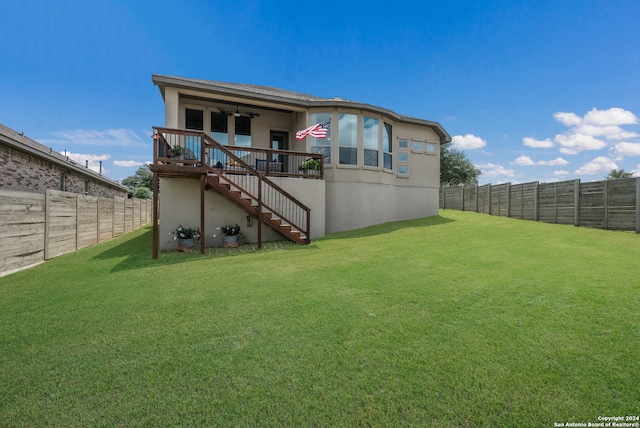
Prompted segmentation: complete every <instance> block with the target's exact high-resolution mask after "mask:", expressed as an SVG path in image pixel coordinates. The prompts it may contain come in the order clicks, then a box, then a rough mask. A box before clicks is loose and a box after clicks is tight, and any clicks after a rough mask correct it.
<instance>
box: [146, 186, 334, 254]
mask: <svg viewBox="0 0 640 428" xmlns="http://www.w3.org/2000/svg"><path fill="white" fill-rule="evenodd" d="M273 181H274V182H275V183H276V184H277V185H278V186H280V187H282V188H283V189H284V190H285V191H287V192H289V193H291V194H292V195H294V196H295V197H296V198H297V199H298V200H300V202H302V203H303V204H305V205H307V206H308V207H309V208H311V225H312V229H311V237H312V238H317V237H321V236H324V233H325V232H324V230H325V182H324V181H322V180H303V179H293V178H278V179H274V180H273ZM234 223H238V224H239V225H240V228H241V230H242V233H243V234H244V235H245V238H246V242H257V241H258V223H257V220H256V219H253V226H251V227H248V226H247V213H246V211H244V210H243V209H242V208H240V207H238V206H237V205H235V204H234V203H232V202H230V201H229V200H228V199H226V198H224V197H223V196H222V195H220V194H219V193H217V192H215V191H213V190H207V191H206V192H205V231H204V239H205V246H206V247H221V246H222V235H221V234H220V232H218V231H216V227H219V226H223V225H226V224H234ZM180 224H182V225H183V226H185V227H194V226H200V180H197V179H187V178H160V240H159V245H160V250H174V249H176V248H177V242H175V241H173V237H172V235H171V234H170V232H171V231H172V230H174V229H175V228H176V227H178V226H179V225H180ZM214 234H215V235H217V236H216V237H214V236H213V235H214ZM283 239H284V238H283V237H282V236H281V235H280V234H278V233H276V232H275V231H273V230H272V229H271V228H269V227H268V226H266V225H265V226H264V227H263V228H262V240H263V242H269V241H280V240H283Z"/></svg>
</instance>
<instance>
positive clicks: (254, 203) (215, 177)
mask: <svg viewBox="0 0 640 428" xmlns="http://www.w3.org/2000/svg"><path fill="white" fill-rule="evenodd" d="M240 178H241V179H240V180H237V179H236V180H234V176H233V175H228V174H223V173H220V172H218V171H217V170H216V169H215V168H211V167H209V168H208V172H207V176H206V180H205V185H206V188H208V189H213V190H215V191H216V192H218V193H220V194H221V195H222V196H224V197H225V198H227V199H228V200H229V201H231V202H233V203H235V204H236V205H237V206H239V207H240V208H242V209H243V210H244V211H246V212H247V214H249V215H250V216H251V217H253V218H256V219H258V221H261V222H262V223H263V224H266V225H268V226H269V227H271V229H273V230H274V231H276V232H277V233H279V234H280V235H282V236H283V237H285V238H287V239H289V240H290V241H293V242H295V243H297V244H299V245H307V244H309V243H310V237H309V236H308V222H309V209H308V208H307V207H305V206H304V205H302V204H301V203H300V202H298V201H297V200H295V198H293V197H292V196H291V195H288V194H286V192H284V191H282V190H281V189H279V188H278V189H279V190H278V191H277V192H273V191H271V192H264V190H265V187H266V188H267V189H268V188H270V187H272V186H271V183H268V182H267V183H265V181H264V180H265V178H264V177H261V176H260V175H258V176H254V177H253V179H250V180H248V179H247V178H246V176H240ZM243 182H244V184H246V183H250V184H249V185H246V186H243ZM255 189H258V192H257V193H258V194H259V195H258V196H256V195H254V193H255ZM260 189H262V191H260ZM283 192H284V195H283ZM261 193H268V194H272V195H276V196H277V198H281V197H282V196H284V199H282V200H283V201H285V202H284V206H285V207H287V209H285V210H284V211H287V212H288V215H286V214H283V213H281V212H280V211H279V210H278V209H276V208H275V206H276V205H282V203H280V204H278V203H277V200H278V199H277V198H274V197H270V198H264V195H262V197H261V195H260V194H261ZM291 199H292V200H291ZM295 212H297V214H294V213H295ZM302 217H304V219H302ZM296 219H297V220H298V221H296ZM305 223H306V224H307V227H306V228H303V227H302V226H300V225H304V224H305Z"/></svg>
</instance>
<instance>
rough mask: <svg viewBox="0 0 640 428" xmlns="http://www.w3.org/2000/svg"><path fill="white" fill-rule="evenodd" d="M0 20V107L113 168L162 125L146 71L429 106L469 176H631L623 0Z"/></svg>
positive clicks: (636, 113)
mask: <svg viewBox="0 0 640 428" xmlns="http://www.w3.org/2000/svg"><path fill="white" fill-rule="evenodd" d="M385 5H386V6H385ZM0 19H1V21H2V24H1V25H0V61H1V66H0V123H3V124H4V125H6V126H8V127H10V128H13V129H15V130H16V131H18V132H24V134H25V135H27V136H29V137H31V138H33V139H35V140H37V141H39V142H41V143H42V144H45V145H46V146H48V147H52V148H53V149H54V150H57V151H60V152H63V153H64V152H65V151H66V152H67V154H70V155H71V156H72V157H74V158H75V159H76V160H77V161H78V162H80V163H81V164H84V162H85V160H90V161H91V165H92V167H93V168H97V167H98V166H97V165H98V161H100V160H102V161H103V173H104V174H105V175H107V176H108V177H110V178H112V179H116V180H120V179H122V178H124V177H127V176H129V175H132V174H133V173H134V172H135V170H136V169H137V168H138V167H139V166H140V165H142V164H144V163H145V162H148V161H150V160H151V156H152V148H151V139H150V138H149V136H150V134H151V127H152V126H153V125H163V124H164V123H163V120H164V106H163V102H162V97H161V95H160V92H159V91H158V89H157V88H156V87H154V86H153V83H152V82H151V75H152V74H154V73H157V74H166V75H172V76H182V77H193V78H201V79H211V80H221V81H228V82H239V83H249V84H256V85H267V86H275V87H279V88H283V89H289V90H293V91H298V92H303V93H307V94H311V95H317V96H323V97H334V96H339V97H342V98H346V99H350V100H354V101H359V102H363V103H369V104H373V105H377V106H380V107H384V108H388V109H390V110H393V111H395V112H397V113H400V114H404V115H409V116H415V117H420V118H423V119H428V120H434V121H438V122H440V123H441V124H442V125H443V126H444V127H445V129H446V130H447V131H448V132H449V134H450V135H451V136H452V137H453V139H454V141H453V145H454V147H456V148H459V149H463V150H464V151H465V153H466V154H467V157H468V158H469V159H470V160H471V161H472V162H474V163H475V164H476V165H478V166H479V167H480V169H481V170H482V171H483V174H482V175H481V176H480V183H481V184H485V183H500V182H507V181H510V182H513V183H518V182H528V181H534V180H540V181H544V182H552V181H559V180H568V179H575V178H580V179H582V180H584V181H593V180H601V179H603V177H604V176H605V175H606V174H607V172H609V171H610V170H611V169H612V168H618V169H620V168H622V169H625V170H626V171H630V172H632V171H633V172H635V175H636V176H640V135H639V134H640V125H639V122H640V119H639V117H640V25H639V23H640V2H638V1H637V0H606V1H604V0H603V1H599V0H580V1H564V0H554V1H546V0H544V1H512V0H506V1H490V0H483V1H455V0H452V1H448V2H444V1H426V0H425V1H402V0H400V1H397V2H392V3H388V2H378V1H344V0H342V1H333V0H328V1H323V2H300V1H289V0H281V1H279V0H271V1H267V0H262V1H258V0H256V1H246V0H234V1H213V0H211V1H205V0H179V1H160V0H158V1H145V0H138V1H124V0H123V1H115V0H103V1H92V0H81V1H75V0H56V1H55V2H53V1H49V0H39V1H37V0H36V1H34V0H24V1H19V2H18V1H16V2H2V4H1V5H0Z"/></svg>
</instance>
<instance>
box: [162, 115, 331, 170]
mask: <svg viewBox="0 0 640 428" xmlns="http://www.w3.org/2000/svg"><path fill="white" fill-rule="evenodd" d="M154 142H155V144H154V151H153V161H154V164H155V165H158V164H161V165H173V166H185V167H188V166H205V165H208V166H210V167H213V168H216V169H218V170H220V171H221V172H223V173H228V174H234V173H235V174H243V173H246V172H247V171H246V168H245V167H244V166H243V165H242V163H244V164H247V165H250V166H251V167H253V168H255V169H256V170H257V171H260V172H261V173H263V174H264V175H265V176H268V177H301V178H311V179H323V178H324V157H323V155H322V154H320V153H305V152H295V151H289V150H273V149H261V148H255V147H239V146H227V145H224V146H223V148H220V146H222V145H220V144H219V143H218V142H217V141H215V140H213V139H212V138H211V137H210V136H208V135H206V134H204V133H203V132H199V131H187V130H181V129H169V128H158V127H154ZM213 142H215V144H212V143H213ZM229 152H231V153H233V155H235V157H236V158H239V159H241V160H242V161H243V162H239V161H237V160H236V159H234V157H232V156H230V155H229Z"/></svg>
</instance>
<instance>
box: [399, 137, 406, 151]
mask: <svg viewBox="0 0 640 428" xmlns="http://www.w3.org/2000/svg"><path fill="white" fill-rule="evenodd" d="M398 147H399V148H401V149H408V148H409V141H407V140H402V139H400V140H398Z"/></svg>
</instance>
